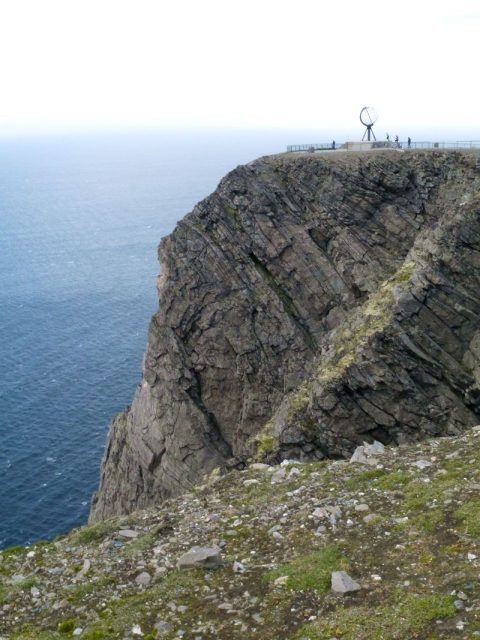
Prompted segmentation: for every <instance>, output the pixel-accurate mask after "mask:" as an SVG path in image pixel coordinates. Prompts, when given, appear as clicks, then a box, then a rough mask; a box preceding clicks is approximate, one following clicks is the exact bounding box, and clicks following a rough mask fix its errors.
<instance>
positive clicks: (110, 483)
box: [91, 151, 480, 521]
mask: <svg viewBox="0 0 480 640" xmlns="http://www.w3.org/2000/svg"><path fill="white" fill-rule="evenodd" d="M160 260H161V270H162V275H161V277H160V279H159V298H160V309H159V311H158V313H157V314H155V316H154V317H153V319H152V322H151V326H150V332H149V341H148V348H147V352H146V355H145V360H144V376H143V380H142V382H141V385H140V387H139V389H138V391H137V393H136V396H135V398H134V401H133V403H132V406H131V407H130V408H128V409H127V410H126V411H125V412H123V413H122V414H120V415H119V416H117V417H116V418H115V419H114V421H113V424H112V427H111V430H110V434H109V438H108V445H107V450H106V455H105V459H104V461H103V466H102V477H101V484H100V489H99V491H98V493H97V494H96V496H95V497H94V501H93V505H92V513H91V520H92V521H95V520H98V519H102V518H104V517H107V516H110V515H113V514H121V513H128V512H130V511H132V510H133V509H135V508H138V507H143V506H147V505H149V504H153V503H158V502H160V501H161V500H162V499H164V498H166V497H168V496H170V495H175V494H179V493H181V492H182V491H185V490H186V489H188V488H190V487H191V486H192V485H193V484H194V483H195V482H196V481H198V479H199V478H200V476H201V475H203V474H204V473H206V472H209V471H211V470H212V469H214V468H215V467H219V466H220V467H222V466H223V467H224V466H227V467H231V466H241V465H242V464H243V463H244V461H245V460H246V459H248V458H249V457H252V456H256V457H262V458H265V459H267V460H269V461H277V462H278V461H279V460H280V459H282V458H286V457H289V458H292V457H295V458H296V459H300V460H305V459H320V458H323V457H343V456H347V455H349V454H350V453H351V452H352V451H353V450H354V449H355V447H356V446H357V444H358V443H360V442H361V441H363V440H370V441H371V440H372V439H376V440H379V441H381V442H384V443H389V442H397V443H399V442H402V441H404V440H412V439H420V438H422V437H425V436H427V435H446V434H450V435H452V434H455V433H457V432H459V431H460V430H462V429H464V428H466V427H468V426H472V425H473V424H476V423H477V422H478V415H479V414H480V386H479V385H480V316H479V311H480V297H479V295H478V291H479V284H480V282H479V280H480V173H478V172H477V170H476V157H475V156H474V155H473V153H469V152H458V151H455V152H441V151H435V152H416V151H411V152H410V151H406V152H398V151H382V152H372V153H363V154H355V153H348V154H347V153H337V154H335V155H333V154H332V155H331V156H327V155H324V154H299V155H280V156H274V157H268V158H262V159H260V160H257V161H255V162H253V163H251V164H249V165H246V166H242V167H239V168H237V169H236V170H235V171H233V172H232V173H230V174H229V175H228V176H227V177H226V178H224V180H222V182H221V183H220V185H219V186H218V188H217V190H216V191H215V192H214V193H213V194H212V195H211V196H210V197H208V198H207V199H205V200H204V201H203V202H201V203H200V204H198V205H197V206H196V207H195V209H194V210H193V212H192V213H190V214H189V215H187V216H186V217H185V218H184V219H183V220H182V221H181V222H180V223H179V224H178V225H177V227H176V229H175V231H174V232H173V233H172V234H171V235H170V236H168V237H167V238H165V239H163V241H162V243H161V245H160Z"/></svg>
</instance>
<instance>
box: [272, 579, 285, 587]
mask: <svg viewBox="0 0 480 640" xmlns="http://www.w3.org/2000/svg"><path fill="white" fill-rule="evenodd" d="M287 582H288V576H279V577H278V578H276V579H275V580H274V581H273V584H275V585H276V586H277V587H283V586H285V585H286V584H287Z"/></svg>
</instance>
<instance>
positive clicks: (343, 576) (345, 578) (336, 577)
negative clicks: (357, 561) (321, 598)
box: [332, 571, 362, 593]
mask: <svg viewBox="0 0 480 640" xmlns="http://www.w3.org/2000/svg"><path fill="white" fill-rule="evenodd" d="M361 588H362V587H361V586H360V585H359V584H358V582H355V580H352V578H351V577H350V576H349V575H348V573H347V572H346V571H333V573H332V591H335V593H350V592H352V591H358V590H359V589H361Z"/></svg>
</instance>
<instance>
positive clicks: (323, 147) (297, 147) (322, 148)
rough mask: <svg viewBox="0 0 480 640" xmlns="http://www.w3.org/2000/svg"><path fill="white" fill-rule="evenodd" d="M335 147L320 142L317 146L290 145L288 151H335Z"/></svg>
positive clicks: (329, 143)
mask: <svg viewBox="0 0 480 640" xmlns="http://www.w3.org/2000/svg"><path fill="white" fill-rule="evenodd" d="M335 148H339V147H336V145H335V147H334V146H333V145H332V143H331V142H320V143H315V144H290V145H288V147H287V151H328V150H329V149H330V150H331V151H333V150H334V149H335Z"/></svg>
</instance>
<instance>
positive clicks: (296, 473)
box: [287, 467, 302, 480]
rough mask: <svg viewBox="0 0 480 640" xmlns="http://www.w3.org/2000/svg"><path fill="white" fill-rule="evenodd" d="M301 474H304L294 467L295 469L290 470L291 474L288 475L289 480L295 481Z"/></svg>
mask: <svg viewBox="0 0 480 640" xmlns="http://www.w3.org/2000/svg"><path fill="white" fill-rule="evenodd" d="M301 474H302V472H301V471H300V469H297V467H293V469H290V472H289V474H288V475H287V480H294V479H295V478H298V476H300V475H301Z"/></svg>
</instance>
